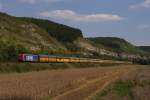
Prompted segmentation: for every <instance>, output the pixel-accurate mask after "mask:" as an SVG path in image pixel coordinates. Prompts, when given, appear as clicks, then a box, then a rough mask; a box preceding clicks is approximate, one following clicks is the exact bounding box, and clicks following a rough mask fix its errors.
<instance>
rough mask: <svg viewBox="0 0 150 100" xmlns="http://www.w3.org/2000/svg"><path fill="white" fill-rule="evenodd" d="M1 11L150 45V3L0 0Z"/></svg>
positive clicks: (130, 0) (144, 0) (132, 0)
mask: <svg viewBox="0 0 150 100" xmlns="http://www.w3.org/2000/svg"><path fill="white" fill-rule="evenodd" d="M0 11H3V12H7V13H9V14H11V15H15V16H27V17H38V18H45V19H49V20H52V21H56V22H59V23H63V24H66V25H69V26H73V27H76V28H80V29H81V30H82V31H83V34H84V36H86V37H96V36H109V37H112V36H113V37H121V38H125V39H127V40H128V41H130V42H132V43H133V44H135V45H149V46H150V0H0Z"/></svg>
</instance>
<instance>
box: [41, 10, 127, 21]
mask: <svg viewBox="0 0 150 100" xmlns="http://www.w3.org/2000/svg"><path fill="white" fill-rule="evenodd" d="M40 15H41V16H43V17H53V18H59V19H66V20H72V21H79V22H106V21H120V20H122V19H124V18H123V17H120V16H118V15H112V14H101V13H98V14H91V15H85V14H78V13H76V12H74V11H71V10H54V11H45V12H42V13H40Z"/></svg>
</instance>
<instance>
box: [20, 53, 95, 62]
mask: <svg viewBox="0 0 150 100" xmlns="http://www.w3.org/2000/svg"><path fill="white" fill-rule="evenodd" d="M18 61H19V62H40V63H87V62H98V60H97V59H92V60H91V59H89V58H79V57H63V56H53V55H41V54H19V56H18Z"/></svg>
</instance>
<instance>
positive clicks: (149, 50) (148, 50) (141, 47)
mask: <svg viewBox="0 0 150 100" xmlns="http://www.w3.org/2000/svg"><path fill="white" fill-rule="evenodd" d="M139 48H140V49H142V50H144V51H147V52H149V53H150V46H140V47H139Z"/></svg>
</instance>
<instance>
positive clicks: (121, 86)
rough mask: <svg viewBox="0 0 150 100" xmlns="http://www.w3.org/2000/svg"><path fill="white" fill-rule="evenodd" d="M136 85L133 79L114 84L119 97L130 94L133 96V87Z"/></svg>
mask: <svg viewBox="0 0 150 100" xmlns="http://www.w3.org/2000/svg"><path fill="white" fill-rule="evenodd" d="M133 86H134V84H133V82H132V81H129V80H128V81H118V82H116V83H115V84H114V86H113V88H112V89H113V91H114V92H115V94H116V95H117V96H119V97H124V96H130V97H132V91H131V89H132V87H133Z"/></svg>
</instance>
